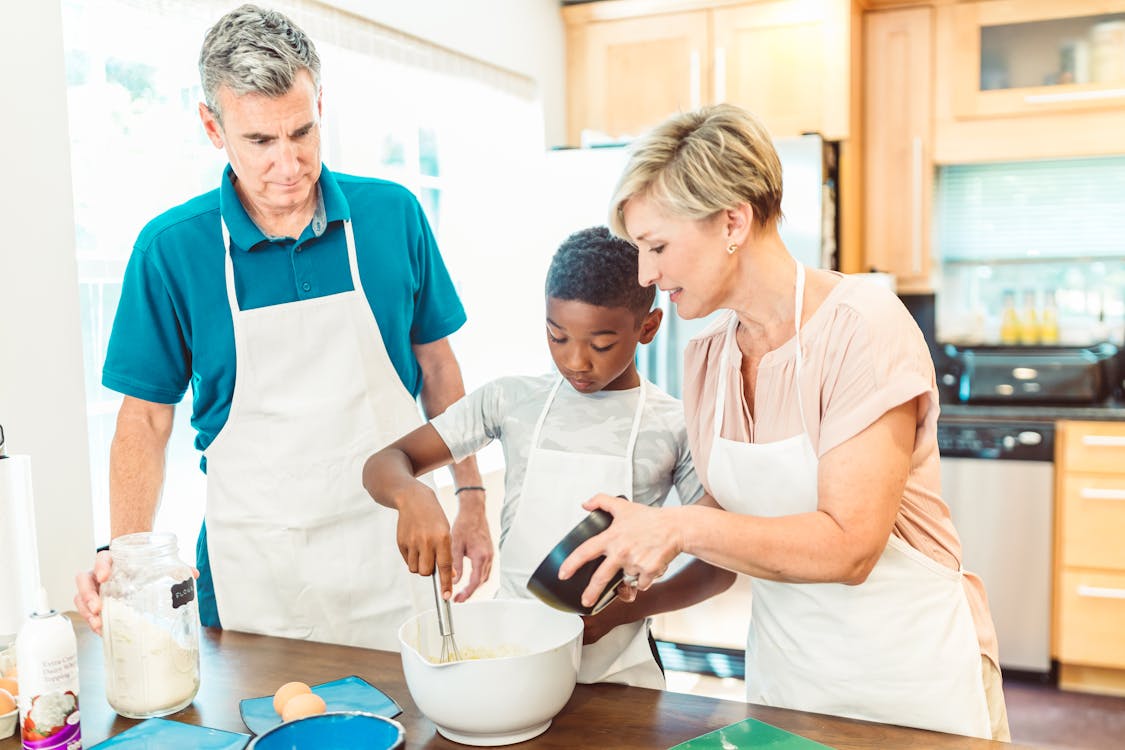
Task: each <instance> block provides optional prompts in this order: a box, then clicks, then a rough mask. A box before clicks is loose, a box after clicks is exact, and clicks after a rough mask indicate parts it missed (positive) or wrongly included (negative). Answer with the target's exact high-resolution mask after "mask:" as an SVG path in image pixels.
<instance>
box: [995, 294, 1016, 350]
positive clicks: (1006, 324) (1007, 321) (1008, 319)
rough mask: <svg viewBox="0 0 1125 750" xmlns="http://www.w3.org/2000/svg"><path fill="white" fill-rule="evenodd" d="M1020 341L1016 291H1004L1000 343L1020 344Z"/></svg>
mask: <svg viewBox="0 0 1125 750" xmlns="http://www.w3.org/2000/svg"><path fill="white" fill-rule="evenodd" d="M1019 342H1020V316H1019V314H1018V313H1017V312H1016V293H1015V292H1013V291H1006V292H1004V309H1003V310H1001V312H1000V343H1001V344H1008V345H1011V344H1018V343H1019Z"/></svg>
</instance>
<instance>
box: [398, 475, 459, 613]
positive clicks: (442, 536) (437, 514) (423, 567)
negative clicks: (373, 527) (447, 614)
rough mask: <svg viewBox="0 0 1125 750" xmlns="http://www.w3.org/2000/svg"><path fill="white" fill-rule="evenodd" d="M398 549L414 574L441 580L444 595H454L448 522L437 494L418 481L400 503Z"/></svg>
mask: <svg viewBox="0 0 1125 750" xmlns="http://www.w3.org/2000/svg"><path fill="white" fill-rule="evenodd" d="M397 507H398V529H397V537H398V550H399V552H400V553H402V559H403V560H405V561H406V566H407V567H408V568H410V572H411V573H417V574H418V575H423V576H428V575H432V574H433V573H434V572H435V571H436V572H437V574H438V577H439V578H440V579H441V592H442V598H444V599H448V598H449V597H450V596H452V594H453V563H452V550H451V535H450V531H449V521H448V520H447V519H446V517H445V511H444V510H442V508H441V504H440V503H438V499H437V495H435V494H434V491H433V490H431V489H430V488H429V487H427V486H426V485H424V484H422V483H421V482H417V483H415V484H414V485H412V487H411V489H410V490H409V492H407V493H405V494H404V495H403V496H402V497H400V498H399V500H398V503H397Z"/></svg>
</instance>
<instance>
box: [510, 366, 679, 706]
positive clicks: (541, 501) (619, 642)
mask: <svg viewBox="0 0 1125 750" xmlns="http://www.w3.org/2000/svg"><path fill="white" fill-rule="evenodd" d="M562 382H563V381H562V378H559V379H558V380H557V381H556V382H555V385H554V387H553V388H552V389H551V393H550V395H548V397H547V401H546V403H545V404H543V411H542V412H541V413H540V414H539V419H538V421H537V422H536V423H535V429H534V431H533V432H532V436H531V448H530V450H529V451H528V457H527V473H526V474H525V476H524V481H523V489H522V491H521V493H520V503H519V507H518V508H517V509H516V515H515V518H514V519H513V520H512V526H511V528H510V529H508V532H507V534H506V536H505V539H504V545H503V548H502V549H501V550H500V571H501V580H500V595H501V596H507V597H518V598H528V597H530V596H531V594H529V593H528V591H527V581H528V579H529V578H531V574H532V573H534V572H535V569H536V568H537V567H539V563H540V562H542V561H543V558H544V557H546V556H547V553H548V552H550V550H551V548H552V547H554V546H555V545H556V544H557V543H558V542H559V540H560V539H562V538H563V536H565V535H566V533H567V532H568V531H570V530H571V529H572V528H574V526H575V525H576V524H577V523H578V522H579V521H581V520H582V519H583V518H585V517H586V515H587V511H586V510H584V509H583V508H582V503H584V502H586V501H587V500H589V499H590V498H591V497H593V496H594V495H596V494H597V493H599V492H604V493H606V494H609V495H623V496H625V497H629V498H631V497H632V496H633V448H634V446H635V445H636V442H637V434H638V432H639V430H640V424H641V415H642V413H643V412H644V406H645V397H646V392H647V388H648V386H647V384H646V383H645V381H644V379H643V378H642V379H641V385H640V393H639V395H638V397H637V411H636V413H635V414H634V417H633V426H632V430H631V432H630V433H629V442H628V444H627V447H626V449H625V455H624V456H609V455H604V454H599V453H575V452H570V451H560V450H550V449H547V448H541V447H540V446H539V442H540V436H541V435H542V432H543V424H544V422H545V421H546V419H547V413H548V412H549V411H550V409H551V404H552V403H553V402H554V400H555V396H556V394H558V392H559V387H560V386H561V385H562ZM578 681H579V682H584V683H589V682H617V683H623V684H626V685H636V686H640V687H648V688H654V689H658V690H660V689H663V688H664V686H665V682H664V674H663V672H661V670H660V667H659V666H658V665H657V663H656V660H655V659H654V657H653V655H652V649H651V646H650V645H649V641H648V622H647V621H646V620H641V621H638V622H632V623H628V624H625V625H620V626H618V627H616V628H614V629H613V630H611V631H610V632H609V633H607V634H606V635H605V636H603V637H602V638H601V639H599V640H598V642H597V643H592V644H590V645H588V646H584V647H583V648H582V664H581V668H580V670H579V674H578Z"/></svg>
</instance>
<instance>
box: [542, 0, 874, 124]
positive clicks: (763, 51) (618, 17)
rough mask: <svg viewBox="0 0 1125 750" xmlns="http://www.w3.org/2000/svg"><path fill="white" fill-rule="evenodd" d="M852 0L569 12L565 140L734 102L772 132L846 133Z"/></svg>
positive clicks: (637, 4) (607, 5)
mask: <svg viewBox="0 0 1125 750" xmlns="http://www.w3.org/2000/svg"><path fill="white" fill-rule="evenodd" d="M854 7H855V6H853V2H852V0H770V1H763V0H758V1H757V2H753V1H747V0H740V1H739V2H730V1H729V0H727V1H724V0H709V1H704V0H696V1H691V0H678V1H677V0H651V1H649V2H645V1H644V0H607V1H606V2H599V3H589V4H583V5H575V6H569V7H567V8H564V9H563V11H562V13H563V18H564V19H565V21H566V23H567V77H568V81H567V107H568V111H567V135H568V139H569V141H570V142H571V143H572V144H574V145H578V144H580V143H581V141H582V131H583V130H586V129H589V130H594V131H597V132H600V133H605V134H607V135H609V136H610V137H612V138H618V137H627V136H634V135H637V134H638V133H639V132H641V131H643V130H645V129H647V128H649V127H651V126H653V125H655V124H657V123H658V122H660V121H661V120H663V119H664V118H665V117H667V116H669V115H672V114H674V113H676V112H678V111H684V110H687V109H692V108H694V107H698V106H700V105H702V104H709V103H716V102H722V101H729V102H732V103H734V104H738V105H740V106H743V107H746V108H747V109H749V110H750V111H752V112H754V113H755V114H756V115H758V116H759V117H760V118H761V119H762V120H763V122H764V123H765V124H766V126H767V127H768V128H769V130H770V133H771V134H772V135H774V136H788V135H800V134H801V133H804V132H819V133H821V134H822V135H823V136H824V137H825V138H828V139H832V140H839V139H843V138H846V137H847V136H848V135H849V134H850V132H851V131H852V130H853V129H854V128H853V127H852V125H851V123H850V118H851V111H852V108H851V101H852V98H853V96H854V95H855V89H854V87H853V86H852V82H851V74H852V64H851V62H852V61H851V55H852V54H853V39H852V31H853V29H852V23H853V18H854V15H855V14H854V13H853V8H854Z"/></svg>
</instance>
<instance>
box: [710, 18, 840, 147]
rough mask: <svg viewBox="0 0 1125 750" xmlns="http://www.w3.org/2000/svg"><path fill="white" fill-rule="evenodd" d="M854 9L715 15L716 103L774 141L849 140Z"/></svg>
mask: <svg viewBox="0 0 1125 750" xmlns="http://www.w3.org/2000/svg"><path fill="white" fill-rule="evenodd" d="M848 21H849V18H848V3H846V2H834V1H833V0H802V1H801V2H793V1H792V0H778V1H777V2H758V3H748V4H743V5H736V6H731V7H725V8H717V9H715V10H713V11H712V12H711V27H712V43H713V50H712V65H713V66H714V71H715V76H714V89H713V93H714V101H716V102H732V103H734V104H738V105H740V106H743V107H745V108H746V109H748V110H750V111H751V112H754V113H756V114H757V115H758V116H759V117H761V118H762V120H763V121H764V122H765V123H766V126H767V127H768V128H769V130H770V132H771V133H772V134H773V135H775V136H778V135H800V134H801V133H804V132H810V131H816V132H819V133H820V134H821V135H823V136H824V137H825V138H828V139H831V140H840V139H842V138H845V137H847V135H848V113H849V108H848V103H849V102H848V89H849V74H850V66H849V65H848V55H849V44H848V28H849V26H848Z"/></svg>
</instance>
